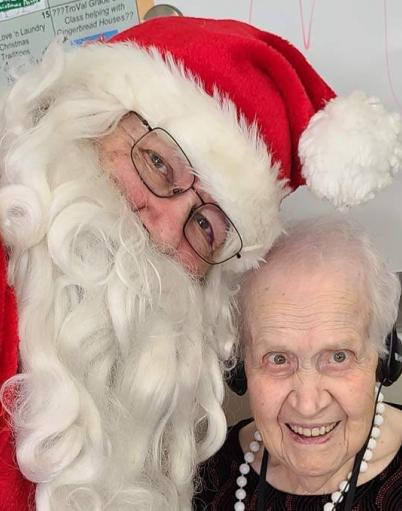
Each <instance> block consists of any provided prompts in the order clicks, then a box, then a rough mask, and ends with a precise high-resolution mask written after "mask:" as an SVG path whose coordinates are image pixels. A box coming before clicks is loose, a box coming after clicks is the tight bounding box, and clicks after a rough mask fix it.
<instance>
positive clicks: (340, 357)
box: [331, 351, 348, 364]
mask: <svg viewBox="0 0 402 511" xmlns="http://www.w3.org/2000/svg"><path fill="white" fill-rule="evenodd" d="M347 358H348V353H347V352H346V351H335V352H334V353H333V354H332V356H331V362H334V363H336V364H342V362H345V361H346V360H347Z"/></svg>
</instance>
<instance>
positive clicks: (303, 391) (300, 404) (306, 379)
mask: <svg viewBox="0 0 402 511" xmlns="http://www.w3.org/2000/svg"><path fill="white" fill-rule="evenodd" d="M289 400H290V404H291V405H292V407H293V408H294V409H295V410H296V411H297V413H298V414H299V416H300V417H303V418H314V417H317V416H318V415H319V414H320V412H321V411H322V410H323V409H324V408H326V407H327V406H328V405H329V404H330V402H331V395H330V393H329V392H328V391H327V390H326V389H325V387H324V386H323V381H322V378H321V376H320V375H318V374H317V373H316V372H315V371H312V372H311V373H307V372H306V373H304V374H298V375H295V378H294V388H293V390H292V392H291V393H290V395H289Z"/></svg>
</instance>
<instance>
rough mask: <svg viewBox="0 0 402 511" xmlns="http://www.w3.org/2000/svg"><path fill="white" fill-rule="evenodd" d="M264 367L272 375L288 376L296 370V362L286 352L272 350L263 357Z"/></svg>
mask: <svg viewBox="0 0 402 511" xmlns="http://www.w3.org/2000/svg"><path fill="white" fill-rule="evenodd" d="M264 368H265V371H267V372H268V373H269V374H271V375H272V376H289V375H291V374H293V373H294V372H295V371H296V369H297V362H296V360H295V358H294V357H293V356H292V355H290V354H288V353H280V352H272V353H268V354H267V355H266V356H265V357H264Z"/></svg>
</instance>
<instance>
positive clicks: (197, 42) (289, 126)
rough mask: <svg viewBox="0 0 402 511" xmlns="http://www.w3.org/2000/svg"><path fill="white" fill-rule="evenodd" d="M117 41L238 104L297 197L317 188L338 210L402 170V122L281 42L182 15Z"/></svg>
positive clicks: (245, 28)
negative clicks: (346, 91) (332, 82)
mask: <svg viewBox="0 0 402 511" xmlns="http://www.w3.org/2000/svg"><path fill="white" fill-rule="evenodd" d="M114 41H132V42H135V43H137V44H140V45H141V46H145V47H154V48H157V50H158V52H161V53H162V54H163V55H164V56H165V58H170V57H173V59H174V60H175V61H176V62H179V63H181V64H182V65H183V66H184V68H185V70H186V71H189V72H191V73H192V74H193V75H194V76H195V77H196V78H197V79H198V80H199V83H200V86H201V87H202V88H203V89H204V90H205V91H206V92H208V94H213V93H214V91H218V92H219V94H220V95H223V96H225V97H227V98H229V99H230V100H231V101H232V102H233V103H234V104H235V105H236V107H237V109H238V112H239V114H243V115H244V116H245V117H246V118H247V119H248V121H249V122H254V121H255V122H256V123H257V126H258V130H259V133H260V134H261V135H262V137H263V139H264V141H265V143H266V145H267V148H268V150H269V152H270V154H271V155H272V159H273V161H274V162H278V163H279V177H280V178H285V179H286V180H287V184H288V186H289V187H290V188H291V189H292V190H294V189H295V188H297V187H298V186H299V185H301V184H305V183H307V185H308V186H309V187H310V188H311V189H312V191H313V192H315V193H316V194H317V195H318V196H319V197H324V198H326V199H328V200H330V201H331V202H332V203H334V204H335V205H336V206H348V205H354V204H358V203H361V202H364V201H366V200H368V199H370V198H372V196H373V193H374V192H375V191H377V190H379V189H381V188H383V187H384V186H385V185H387V184H388V183H389V182H390V180H391V176H392V174H393V173H395V172H396V171H397V170H398V167H399V166H400V164H401V156H402V145H401V120H400V116H399V115H398V114H395V113H394V114H389V113H387V112H386V111H385V110H384V108H383V107H382V106H381V105H380V103H379V101H378V99H376V98H373V97H367V96H366V95H365V94H364V93H362V92H355V93H353V94H351V95H350V96H349V97H336V95H335V93H334V92H333V91H332V89H331V88H330V87H329V86H328V85H327V84H326V83H325V82H324V80H323V79H322V78H321V77H320V76H319V75H318V74H317V73H316V71H315V70H314V69H313V68H312V67H311V66H310V64H309V63H308V62H307V61H306V59H305V58H304V56H303V55H302V54H301V53H300V52H299V51H298V50H297V49H296V48H294V47H293V46H292V45H291V44H290V43H288V42H287V41H285V40H283V39H281V38H280V37H278V36H276V35H274V34H270V33H268V32H264V31H261V30H258V29H257V28H254V27H252V26H250V25H247V24H245V23H241V22H238V21H231V20H224V21H220V20H212V19H195V18H178V17H172V18H159V19H156V20H153V21H150V22H147V23H144V24H142V25H139V26H136V27H133V28H131V29H129V30H126V31H125V32H123V33H121V34H119V35H118V36H117V37H116V38H115V39H114ZM183 101H185V98H183ZM189 106H191V105H189ZM250 177H251V176H250ZM251 178H252V177H251Z"/></svg>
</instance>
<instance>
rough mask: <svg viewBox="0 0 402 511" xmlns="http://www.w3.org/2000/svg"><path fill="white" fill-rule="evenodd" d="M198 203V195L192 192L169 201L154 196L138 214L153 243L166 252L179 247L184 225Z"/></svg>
mask: <svg viewBox="0 0 402 511" xmlns="http://www.w3.org/2000/svg"><path fill="white" fill-rule="evenodd" d="M198 203H199V200H198V198H197V195H196V194H194V193H191V191H190V190H189V191H187V192H185V193H184V194H182V195H178V196H177V197H172V198H169V199H166V198H159V197H155V196H153V197H149V198H148V201H147V203H146V205H145V206H144V207H143V208H142V209H141V210H140V211H139V212H138V214H139V217H140V220H141V221H142V223H143V225H144V227H145V228H146V229H147V231H148V232H149V234H150V236H151V239H152V241H153V242H154V243H155V244H156V245H157V246H158V248H160V249H161V250H162V251H163V252H166V251H169V250H175V249H177V247H178V246H179V244H180V242H181V241H182V239H183V236H184V235H183V229H184V225H185V223H186V221H187V219H188V217H189V215H190V213H191V210H192V208H194V207H195V206H197V205H198Z"/></svg>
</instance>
